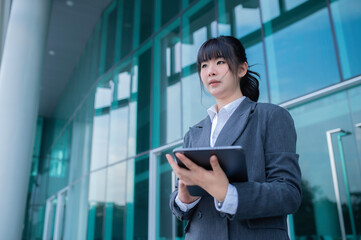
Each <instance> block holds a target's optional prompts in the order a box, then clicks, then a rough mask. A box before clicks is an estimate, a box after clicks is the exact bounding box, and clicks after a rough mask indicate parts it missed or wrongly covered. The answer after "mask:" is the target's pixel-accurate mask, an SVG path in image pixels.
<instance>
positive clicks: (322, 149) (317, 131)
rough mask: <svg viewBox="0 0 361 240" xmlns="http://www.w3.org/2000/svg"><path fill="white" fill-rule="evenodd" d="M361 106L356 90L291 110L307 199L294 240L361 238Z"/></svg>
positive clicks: (359, 91) (360, 89)
mask: <svg viewBox="0 0 361 240" xmlns="http://www.w3.org/2000/svg"><path fill="white" fill-rule="evenodd" d="M360 102H361V87H355V88H352V89H349V90H346V91H343V92H339V93H336V94H332V95H329V96H326V97H323V98H320V99H317V100H315V101H313V102H310V103H307V104H303V105H301V106H298V107H295V108H292V109H290V112H291V114H292V116H293V117H294V120H295V125H296V129H297V133H298V145H297V151H298V153H299V154H300V160H299V162H300V166H301V169H302V174H303V177H302V179H303V180H302V185H303V186H302V187H303V196H304V197H303V202H302V205H301V208H300V210H299V211H298V212H297V213H296V214H294V216H293V222H294V227H295V232H294V239H329V240H333V239H343V240H346V239H360V237H361V158H360V150H361V105H360Z"/></svg>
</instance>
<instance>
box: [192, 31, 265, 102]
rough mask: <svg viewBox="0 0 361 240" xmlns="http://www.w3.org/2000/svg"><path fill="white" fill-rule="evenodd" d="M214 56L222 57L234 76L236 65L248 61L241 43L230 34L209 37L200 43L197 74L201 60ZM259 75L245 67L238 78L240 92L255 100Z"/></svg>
mask: <svg viewBox="0 0 361 240" xmlns="http://www.w3.org/2000/svg"><path fill="white" fill-rule="evenodd" d="M214 58H224V59H225V60H226V62H227V64H228V66H229V69H230V70H231V72H232V73H233V75H235V76H236V75H237V72H238V66H239V65H240V64H242V63H245V62H246V63H248V62H247V57H246V51H245V49H244V47H243V45H242V43H241V42H240V41H239V40H238V39H237V38H235V37H232V36H220V37H216V38H211V39H209V40H207V41H206V42H204V43H203V44H202V46H201V47H200V48H199V50H198V56H197V69H198V74H200V72H201V64H202V62H205V61H208V60H211V59H214ZM259 77H260V75H259V74H258V73H257V72H254V71H251V70H248V69H247V73H246V75H244V76H243V77H242V78H241V79H240V88H241V91H242V94H243V95H244V96H246V97H248V98H250V99H251V100H252V101H255V102H257V101H258V98H259V82H258V79H257V78H259Z"/></svg>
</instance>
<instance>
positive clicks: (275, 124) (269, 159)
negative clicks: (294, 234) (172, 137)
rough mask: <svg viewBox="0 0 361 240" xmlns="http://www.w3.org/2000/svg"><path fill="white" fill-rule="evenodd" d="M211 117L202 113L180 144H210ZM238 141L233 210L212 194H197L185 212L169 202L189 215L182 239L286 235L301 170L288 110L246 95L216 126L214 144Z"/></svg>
mask: <svg viewBox="0 0 361 240" xmlns="http://www.w3.org/2000/svg"><path fill="white" fill-rule="evenodd" d="M211 125H212V123H211V120H210V118H209V117H206V118H205V119H203V120H202V121H201V122H199V123H198V124H196V125H194V126H193V127H191V128H190V129H189V131H188V132H187V133H186V135H185V137H184V147H209V146H210V144H209V139H210V134H211ZM230 145H240V146H242V147H243V148H244V150H245V155H246V162H247V171H248V179H249V181H248V182H243V183H232V184H233V185H234V186H235V187H236V189H237V192H238V208H237V212H236V214H235V215H229V214H225V213H222V212H219V211H217V210H216V209H215V206H214V200H213V197H211V196H207V197H202V199H201V200H200V202H199V203H198V204H197V205H196V206H195V207H194V208H192V209H191V210H190V211H188V212H186V213H185V212H182V211H181V210H180V209H179V207H178V206H177V205H176V203H175V198H176V196H177V192H178V190H177V188H176V190H175V191H174V192H173V193H172V194H171V197H170V208H171V210H172V212H173V214H174V215H175V216H176V217H177V218H178V219H180V220H188V223H187V225H186V227H185V229H184V231H185V234H186V239H187V240H191V239H207V240H211V239H217V240H220V239H221V240H223V239H232V240H233V239H246V240H252V239H257V240H260V239H267V240H272V239H274V240H282V239H289V237H288V232H287V214H291V213H294V212H296V211H297V209H298V207H299V206H300V204H301V199H302V192H301V171H300V168H299V165H298V155H297V154H296V131H295V127H294V124H293V119H292V117H291V116H290V114H289V113H288V111H287V110H285V109H283V108H281V107H279V106H276V105H273V104H268V103H255V102H253V101H251V100H250V99H249V98H245V99H244V100H243V102H242V103H241V104H240V105H239V106H238V108H237V109H236V110H235V112H234V113H233V115H232V116H231V117H230V118H229V120H228V121H227V123H226V124H225V126H224V127H223V129H222V131H221V132H220V134H219V136H218V138H217V141H216V143H215V146H230Z"/></svg>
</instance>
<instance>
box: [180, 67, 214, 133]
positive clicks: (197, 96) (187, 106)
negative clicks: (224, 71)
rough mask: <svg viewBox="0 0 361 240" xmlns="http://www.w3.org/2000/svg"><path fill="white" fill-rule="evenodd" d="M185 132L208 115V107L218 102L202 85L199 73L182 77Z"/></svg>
mask: <svg viewBox="0 0 361 240" xmlns="http://www.w3.org/2000/svg"><path fill="white" fill-rule="evenodd" d="M182 87H183V90H182V97H183V98H182V100H183V102H182V107H183V132H184V133H186V132H187V131H188V129H189V127H190V126H193V125H194V124H196V123H197V122H199V121H200V120H202V119H203V118H205V117H206V116H207V109H208V108H209V107H210V106H212V105H213V104H215V103H216V101H215V99H214V98H213V97H212V95H210V94H209V93H208V92H207V90H206V89H205V88H204V87H203V86H202V87H201V82H200V80H199V76H198V73H194V74H192V75H190V76H188V77H184V78H182Z"/></svg>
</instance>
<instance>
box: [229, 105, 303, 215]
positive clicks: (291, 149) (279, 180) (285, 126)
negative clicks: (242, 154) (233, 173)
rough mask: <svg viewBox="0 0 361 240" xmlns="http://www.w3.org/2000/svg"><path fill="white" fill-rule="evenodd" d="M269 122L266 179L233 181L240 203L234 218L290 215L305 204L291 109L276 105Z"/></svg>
mask: <svg viewBox="0 0 361 240" xmlns="http://www.w3.org/2000/svg"><path fill="white" fill-rule="evenodd" d="M265 122H266V128H265V129H266V131H265V136H264V158H265V159H264V161H265V173H266V181H265V182H242V183H232V184H234V186H235V187H236V189H237V192H238V207H237V211H236V213H235V214H234V215H228V216H227V217H228V218H229V219H230V220H236V219H238V220H240V219H252V218H265V217H273V216H281V215H287V214H291V213H294V212H296V211H297V209H298V207H299V206H300V204H301V200H302V192H301V171H300V167H299V165H298V154H296V138H297V137H296V131H295V127H294V123H293V119H292V117H291V115H290V114H289V113H288V111H287V110H285V109H283V108H281V107H276V108H275V110H274V111H273V112H272V113H271V114H270V115H269V117H268V119H267V120H266V121H265ZM257 150H259V151H262V149H256V151H257ZM252 161H253V160H252ZM254 161H257V159H254Z"/></svg>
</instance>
